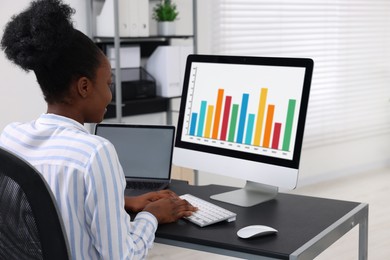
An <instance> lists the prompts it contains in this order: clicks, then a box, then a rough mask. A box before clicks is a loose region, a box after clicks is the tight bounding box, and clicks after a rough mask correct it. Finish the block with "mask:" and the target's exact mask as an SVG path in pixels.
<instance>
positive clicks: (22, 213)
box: [0, 147, 71, 260]
mask: <svg viewBox="0 0 390 260" xmlns="http://www.w3.org/2000/svg"><path fill="white" fill-rule="evenodd" d="M70 256H71V254H70V250H69V245H68V241H67V238H66V233H65V229H64V226H63V223H62V219H61V216H60V214H59V211H58V209H57V206H56V202H55V199H54V196H53V194H52V192H51V190H50V188H49V186H48V185H47V183H46V181H45V180H44V179H43V177H42V176H41V174H40V173H38V172H37V171H36V170H35V168H34V167H33V166H32V165H31V164H29V163H28V162H27V161H25V160H24V159H22V158H20V157H18V156H17V155H15V154H13V153H11V152H9V151H6V150H4V149H3V148H1V147H0V259H6V260H11V259H68V260H69V259H70Z"/></svg>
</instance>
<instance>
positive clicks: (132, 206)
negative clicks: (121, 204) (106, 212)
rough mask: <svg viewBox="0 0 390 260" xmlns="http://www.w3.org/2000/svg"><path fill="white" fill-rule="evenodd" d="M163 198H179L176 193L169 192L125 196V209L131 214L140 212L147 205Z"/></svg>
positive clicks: (161, 191)
mask: <svg viewBox="0 0 390 260" xmlns="http://www.w3.org/2000/svg"><path fill="white" fill-rule="evenodd" d="M163 198H179V197H178V196H177V195H176V193H174V192H173V191H170V190H160V191H153V192H148V193H145V194H143V195H140V196H135V197H128V196H125V209H126V210H127V211H132V212H140V211H142V210H143V209H144V208H145V207H146V206H147V205H148V204H149V203H151V202H154V201H157V200H159V199H163Z"/></svg>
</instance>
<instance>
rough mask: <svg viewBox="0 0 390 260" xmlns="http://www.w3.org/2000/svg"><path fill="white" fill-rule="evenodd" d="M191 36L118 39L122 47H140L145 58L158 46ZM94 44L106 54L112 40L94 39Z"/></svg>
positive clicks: (108, 38) (106, 38)
mask: <svg viewBox="0 0 390 260" xmlns="http://www.w3.org/2000/svg"><path fill="white" fill-rule="evenodd" d="M191 38H193V36H192V35H182V36H179V35H173V36H150V37H127V38H126V37H125V38H123V37H122V38H120V39H119V41H120V43H121V44H122V45H140V47H141V57H142V58H147V57H150V55H152V53H153V52H154V51H155V50H156V48H157V47H158V46H168V45H170V40H172V39H191ZM94 41H95V43H96V44H97V45H98V46H99V47H100V48H101V49H102V50H103V52H104V53H107V49H106V47H107V45H112V44H114V38H112V37H95V38H94Z"/></svg>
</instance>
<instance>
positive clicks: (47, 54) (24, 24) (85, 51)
mask: <svg viewBox="0 0 390 260" xmlns="http://www.w3.org/2000/svg"><path fill="white" fill-rule="evenodd" d="M74 13H75V10H74V9H72V8H71V7H70V6H68V5H66V4H63V3H62V1H61V0H37V1H34V2H32V3H31V4H30V6H29V7H28V8H27V9H26V10H24V11H23V12H21V13H20V14H18V15H15V16H13V17H12V18H11V20H10V21H9V22H8V24H7V25H6V27H5V29H4V34H3V38H2V39H1V49H2V50H4V52H5V54H6V56H7V58H8V59H9V60H11V61H12V62H14V63H15V64H16V65H18V66H20V67H21V68H22V69H23V70H25V71H30V70H32V71H34V73H35V75H36V77H37V80H38V83H39V85H40V87H41V89H42V92H43V95H44V98H45V100H46V101H47V102H48V103H58V102H63V101H64V97H65V96H66V94H67V92H68V90H69V86H70V84H71V83H72V81H73V80H77V79H78V78H79V77H82V76H85V77H88V78H89V79H91V80H94V79H95V76H96V70H97V68H98V67H99V65H100V62H101V56H102V53H101V51H100V49H99V48H98V47H97V46H96V45H95V44H94V42H93V41H92V40H91V39H89V38H88V37H87V36H86V35H85V34H83V33H82V32H80V31H78V30H76V29H75V28H74V27H73V22H72V20H71V15H72V14H74Z"/></svg>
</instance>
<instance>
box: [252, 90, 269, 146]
mask: <svg viewBox="0 0 390 260" xmlns="http://www.w3.org/2000/svg"><path fill="white" fill-rule="evenodd" d="M267 93H268V88H262V89H261V93H260V102H259V108H258V110H257V120H256V129H255V136H254V140H253V145H256V146H260V139H261V132H262V131H263V121H264V114H265V103H266V102H267Z"/></svg>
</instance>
